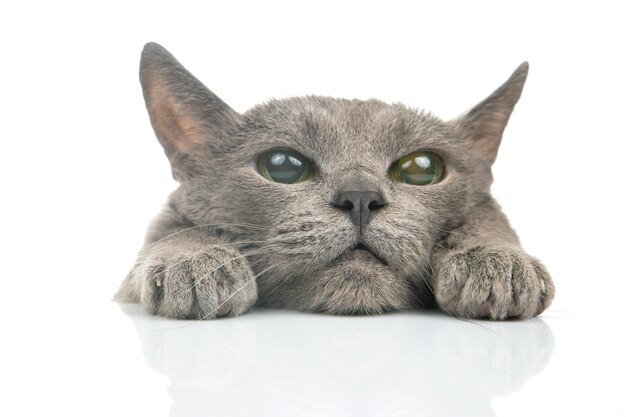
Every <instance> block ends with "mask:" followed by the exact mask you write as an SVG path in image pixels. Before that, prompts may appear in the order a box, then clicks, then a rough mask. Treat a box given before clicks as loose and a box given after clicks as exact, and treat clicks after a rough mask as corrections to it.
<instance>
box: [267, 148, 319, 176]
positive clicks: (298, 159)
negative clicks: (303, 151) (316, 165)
mask: <svg viewBox="0 0 626 417" xmlns="http://www.w3.org/2000/svg"><path fill="white" fill-rule="evenodd" d="M257 165H258V167H259V172H260V173H261V175H263V176H264V177H265V178H267V179H268V180H270V181H274V182H280V183H283V184H295V183H298V182H302V181H306V180H308V179H309V178H311V175H312V174H313V167H312V166H311V162H309V160H308V159H306V158H305V157H304V156H302V155H300V154H299V153H298V152H296V151H294V150H291V149H271V150H269V151H267V152H265V153H264V154H263V155H261V157H260V158H259V160H258V162H257Z"/></svg>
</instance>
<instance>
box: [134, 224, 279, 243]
mask: <svg viewBox="0 0 626 417" xmlns="http://www.w3.org/2000/svg"><path fill="white" fill-rule="evenodd" d="M218 226H244V227H245V226H248V227H252V228H258V229H266V230H269V229H270V227H267V226H261V225H256V224H253V223H205V224H199V225H197V226H191V227H187V228H186V229H182V230H178V231H176V232H174V233H171V234H169V235H167V236H165V237H162V238H161V239H159V240H157V241H155V242H152V243H150V244H148V245H146V246H145V247H144V250H145V249H147V248H149V247H151V246H154V245H156V244H157V243H159V242H162V241H164V240H166V239H169V238H171V237H174V236H176V235H179V234H180V233H183V232H187V231H189V230H194V229H199V228H201V227H218Z"/></svg>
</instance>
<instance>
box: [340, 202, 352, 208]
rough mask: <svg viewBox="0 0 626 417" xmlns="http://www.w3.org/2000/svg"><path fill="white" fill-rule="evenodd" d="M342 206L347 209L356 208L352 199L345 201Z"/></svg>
mask: <svg viewBox="0 0 626 417" xmlns="http://www.w3.org/2000/svg"><path fill="white" fill-rule="evenodd" d="M341 208H343V209H346V210H352V209H353V208H354V204H352V201H344V202H343V203H342V204H341Z"/></svg>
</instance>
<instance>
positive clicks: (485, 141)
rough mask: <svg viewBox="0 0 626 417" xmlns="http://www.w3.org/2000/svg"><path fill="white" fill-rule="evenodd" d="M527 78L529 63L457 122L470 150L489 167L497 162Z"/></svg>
mask: <svg viewBox="0 0 626 417" xmlns="http://www.w3.org/2000/svg"><path fill="white" fill-rule="evenodd" d="M527 75H528V62H523V63H522V64H521V65H520V66H519V67H517V69H516V70H515V72H513V74H512V75H511V77H509V79H508V80H507V81H506V82H505V83H504V84H502V85H501V86H500V87H499V88H498V89H497V90H496V91H494V92H493V93H492V94H491V95H490V96H489V97H487V98H486V99H485V100H483V101H481V102H480V103H478V104H477V105H476V106H474V108H472V109H471V110H470V111H468V112H467V113H465V114H464V115H462V116H461V117H459V118H458V119H456V120H455V122H456V124H457V126H459V127H460V129H461V132H462V135H463V136H464V139H465V140H466V141H468V142H470V143H471V148H472V149H473V150H474V151H476V152H477V154H478V156H479V157H481V158H484V159H485V160H487V161H488V162H489V163H490V164H493V162H494V161H495V160H496V156H497V154H498V148H499V146H500V141H501V140H502V133H503V132H504V128H505V127H506V124H507V122H508V121H509V117H510V116H511V113H512V112H513V108H514V107H515V103H517V100H519V98H520V95H521V94H522V89H523V88H524V82H525V81H526V76H527Z"/></svg>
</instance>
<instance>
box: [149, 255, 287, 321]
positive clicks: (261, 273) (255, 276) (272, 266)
mask: <svg viewBox="0 0 626 417" xmlns="http://www.w3.org/2000/svg"><path fill="white" fill-rule="evenodd" d="M286 262H287V261H282V262H279V263H277V264H274V265H271V266H268V267H267V268H265V269H264V270H263V271H261V272H259V273H258V274H256V275H254V276H253V277H252V278H250V279H249V280H247V281H246V282H245V283H243V284H242V285H241V287H239V288H238V289H237V290H236V291H234V292H233V293H232V294H231V295H230V296H228V298H226V299H225V300H224V301H222V302H221V303H220V304H219V305H218V306H217V307H216V308H215V309H213V310H212V311H211V312H209V313H207V314H205V315H204V316H202V317H201V318H200V319H198V320H194V321H192V322H190V323H188V324H184V325H182V326H177V327H168V328H162V329H155V331H161V330H177V329H184V328H185V327H189V326H192V325H194V324H197V323H198V321H200V320H204V319H206V318H207V317H209V316H211V315H213V313H215V312H216V311H218V310H219V309H220V308H221V307H222V306H223V305H224V304H225V303H227V302H228V301H230V299H231V298H233V297H234V296H235V295H236V294H237V293H238V292H239V291H241V290H242V289H244V288H245V287H246V286H247V285H249V284H250V283H251V282H253V281H255V280H256V279H257V278H258V277H260V276H261V275H263V274H264V273H266V272H267V271H269V270H271V269H273V268H276V267H278V266H281V265H283V264H284V263H286Z"/></svg>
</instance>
